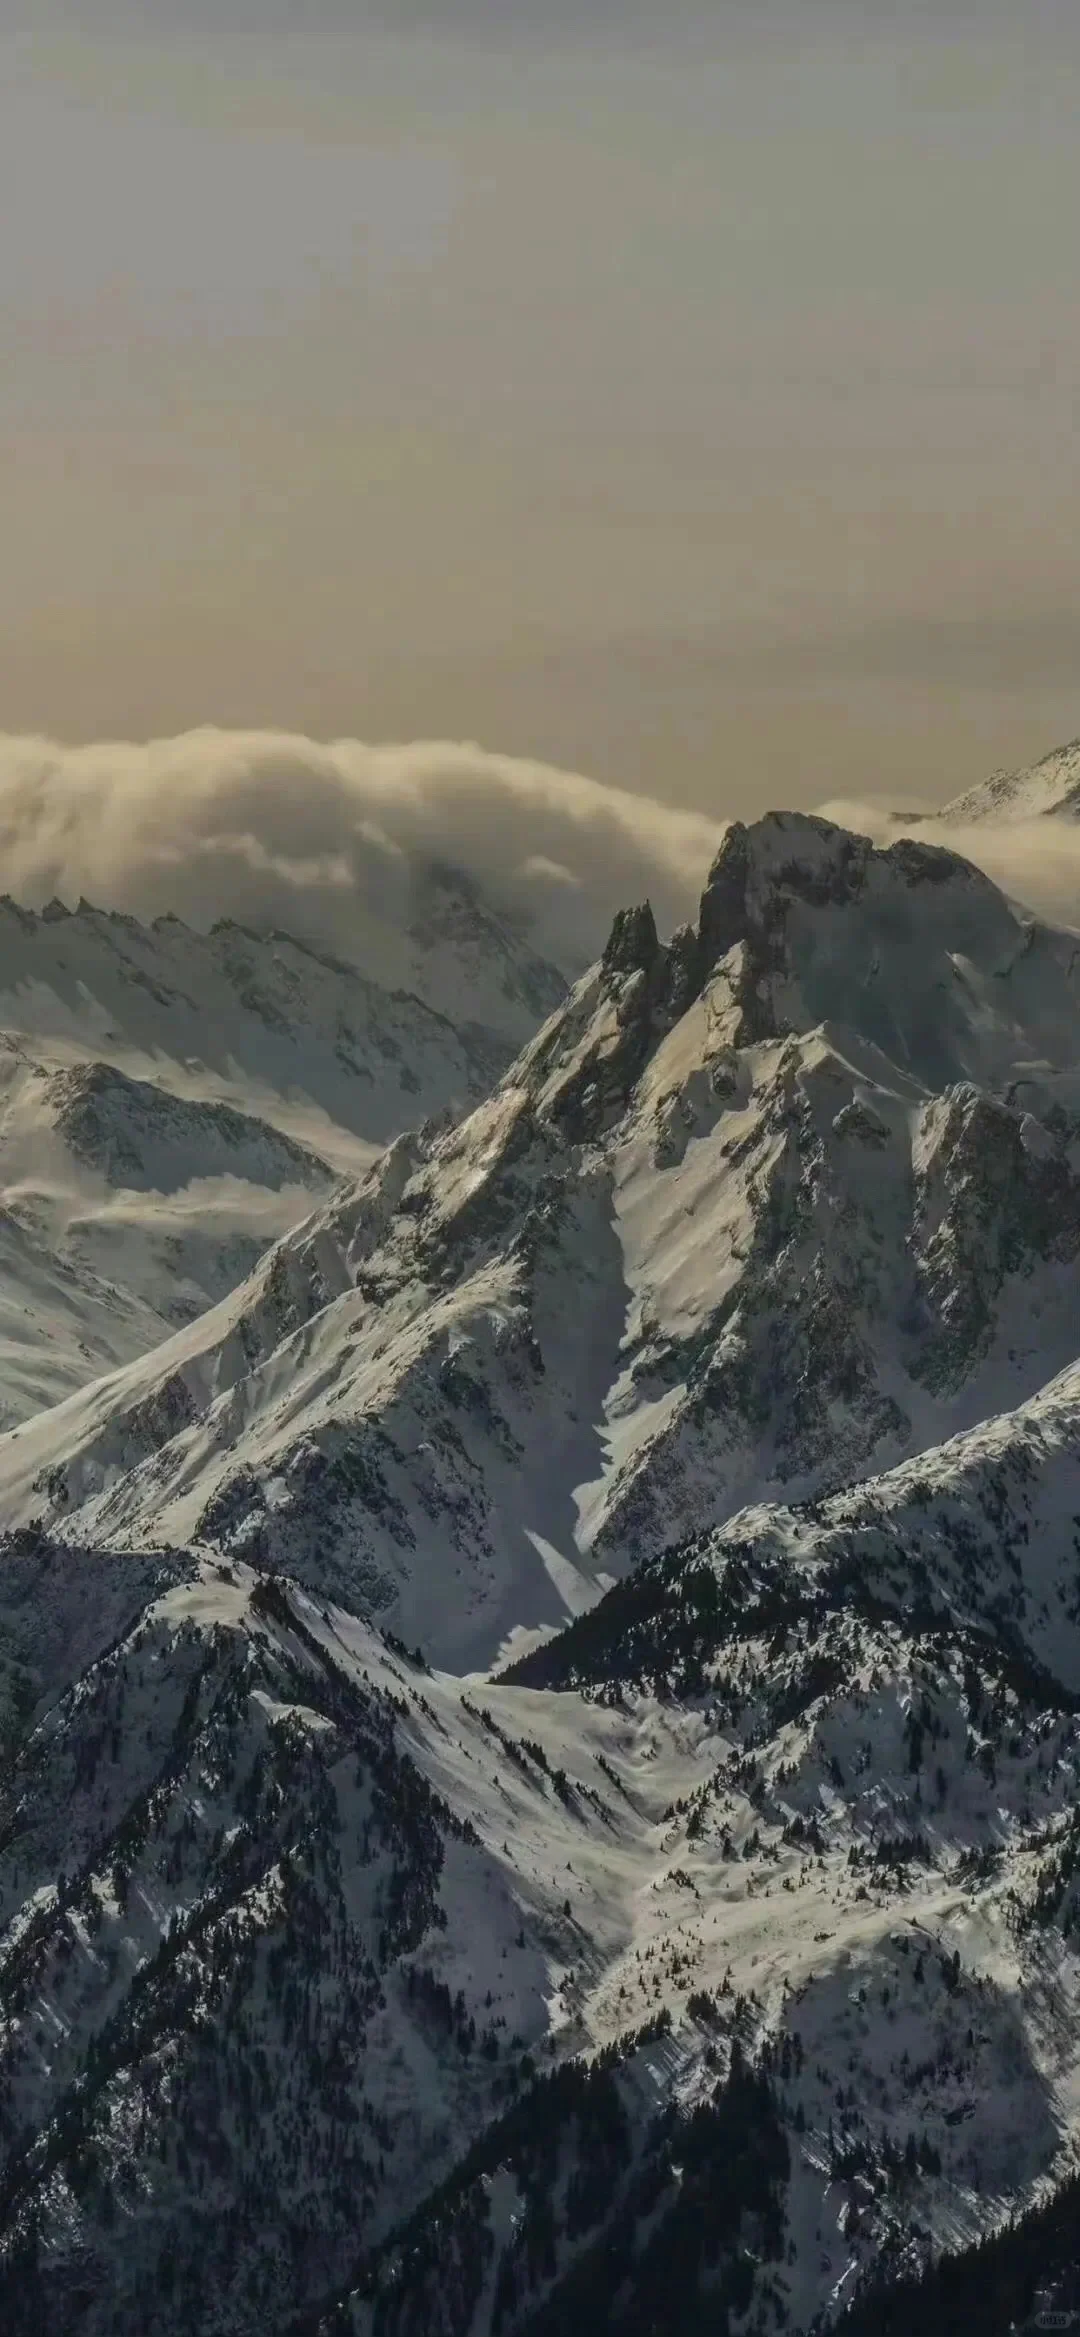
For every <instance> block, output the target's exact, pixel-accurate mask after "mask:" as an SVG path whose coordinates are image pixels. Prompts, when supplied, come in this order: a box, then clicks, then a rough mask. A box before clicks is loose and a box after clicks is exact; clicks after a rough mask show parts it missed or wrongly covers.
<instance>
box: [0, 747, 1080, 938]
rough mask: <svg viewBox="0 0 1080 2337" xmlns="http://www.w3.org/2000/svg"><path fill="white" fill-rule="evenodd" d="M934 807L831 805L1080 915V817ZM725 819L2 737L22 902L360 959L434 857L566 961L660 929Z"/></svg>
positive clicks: (382, 765) (10, 876) (458, 761)
mask: <svg viewBox="0 0 1080 2337" xmlns="http://www.w3.org/2000/svg"><path fill="white" fill-rule="evenodd" d="M718 792H719V791H718ZM763 808H764V806H763ZM931 808H932V807H925V806H921V805H919V806H916V805H908V806H906V807H905V809H904V811H903V812H898V811H896V810H895V809H893V808H891V807H890V806H888V805H887V804H885V803H883V802H882V801H880V800H878V801H875V800H874V799H873V798H872V797H871V798H869V799H868V800H865V801H862V802H836V803H831V804H826V805H824V806H823V807H822V809H823V811H824V812H825V813H826V815H827V816H828V817H830V818H833V819H836V820H838V821H840V822H841V823H842V824H843V825H844V826H847V827H852V828H856V829H858V830H859V832H860V833H862V834H864V835H871V836H873V837H874V838H875V840H876V841H878V842H881V843H888V842H891V841H895V839H896V838H897V837H898V836H901V835H904V834H922V835H924V836H925V835H926V834H927V833H928V832H929V833H930V834H932V836H933V838H934V841H935V842H938V843H942V844H945V845H948V846H949V847H951V848H952V849H953V850H955V851H958V852H961V853H963V854H964V855H965V857H967V858H968V859H971V860H974V861H976V862H977V863H978V865H980V866H981V867H982V868H984V869H985V870H986V871H987V873H988V874H989V875H990V876H991V877H992V878H993V879H994V880H995V882H996V883H999V884H1000V885H1002V887H1003V888H1004V889H1005V890H1006V891H1008V892H1010V893H1012V894H1013V895H1014V896H1016V897H1018V898H1020V899H1022V900H1025V901H1027V902H1029V903H1030V904H1031V905H1032V906H1033V907H1034V908H1036V909H1038V910H1039V911H1040V912H1041V913H1042V914H1043V915H1046V916H1050V917H1052V918H1055V919H1057V920H1059V921H1061V922H1064V923H1068V924H1076V923H1080V825H1076V826H1074V825H1072V824H1071V823H1070V822H1068V821H1063V820H1053V821H1046V820H1030V821H1026V822H1014V823H1010V824H1009V825H1008V826H1004V825H997V824H996V823H993V822H989V823H971V824H963V825H961V824H957V823H947V822H945V821H943V820H941V819H939V818H937V817H935V818H934V819H933V824H932V827H931V828H930V829H929V830H928V828H927V825H926V824H925V823H926V813H927V810H928V809H931ZM920 815H921V816H920ZM724 825H725V806H724V804H723V801H722V795H721V799H720V800H719V801H718V803H717V807H716V816H715V817H709V816H707V815H705V814H703V813H701V812H696V811H691V810H686V809H682V808H679V807H673V806H671V805H666V804H661V803H658V802H657V801H655V800H654V799H653V798H651V797H648V796H643V795H635V794H631V793H630V792H629V791H627V790H623V789H620V788H616V787H610V786H605V785H602V784H600V783H599V782H598V781H596V780H593V779H587V778H584V777H582V776H580V775H579V774H577V773H574V772H570V771H561V770H556V769H553V768H552V767H550V766H549V765H546V764H542V763H534V762H527V761H523V760H520V759H517V758H514V757H511V756H507V755H498V754H492V753H488V752H486V751H485V750H484V749H483V748H481V747H478V746H470V745H456V744H440V743H438V742H435V743H421V744H417V745H404V746H367V745H364V744H363V743H362V742H360V741H359V740H357V739H338V740H335V741H331V742H327V743H321V742H319V741H317V740H314V739H310V738H304V737H299V736H295V737H294V736H290V735H288V734H286V733H283V732H274V731H250V732H248V731H245V732H240V731H223V730H213V729H205V730H197V731H190V732H188V733H186V734H185V735H183V736H181V737H178V738H170V739H156V740H151V741H149V742H147V743H145V744H132V743H124V742H120V743H117V744H109V743H101V744H95V745H89V746H64V745H59V744H56V743H55V742H53V741H51V740H48V739H44V738H15V737H6V738H5V737H2V736H0V871H2V873H0V883H2V884H3V886H4V888H5V889H6V890H7V891H9V892H11V893H13V894H14V895H15V897H16V899H18V900H20V901H24V902H26V903H28V904H30V905H31V906H41V905H42V904H43V903H44V902H45V901H46V900H48V899H49V898H50V897H51V896H53V895H54V894H55V895H58V896H59V897H60V898H61V899H62V900H64V901H66V902H67V903H68V904H69V905H71V906H74V904H75V903H76V901H77V900H78V899H79V898H80V896H82V895H85V896H86V897H87V898H88V899H90V900H92V901H94V902H95V903H97V904H98V905H99V906H102V907H105V908H112V909H123V910H127V911H130V912H131V913H133V914H134V915H136V916H139V917H142V918H148V917H154V916H158V915H162V914H165V913H167V912H172V913H173V914H175V915H178V916H181V917H184V918H186V919H187V920H188V921H189V922H190V923H191V924H194V925H199V926H206V925H209V924H211V923H212V922H213V921H214V920H215V919H216V918H218V917H224V916H230V917H236V918H239V919H240V920H241V921H246V922H248V923H250V924H253V925H258V926H267V925H272V924H273V925H279V926H282V927H284V928H286V929H291V930H292V931H294V932H297V933H299V934H301V935H303V936H304V937H305V938H308V939H311V940H314V941H316V942H320V941H321V942H322V943H323V944H324V946H327V947H330V948H332V949H335V950H339V951H341V952H342V953H343V954H345V955H348V954H353V953H354V954H356V955H358V956H362V955H364V954H365V952H364V950H363V948H362V937H363V934H364V929H365V926H367V927H370V926H371V922H372V919H373V918H374V919H375V920H376V921H378V922H382V921H383V920H390V921H391V922H394V923H399V922H401V921H405V920H408V919H409V917H410V913H411V902H412V897H413V894H414V890H415V887H416V883H417V879H418V878H419V877H420V876H422V874H423V872H424V870H425V869H426V868H427V867H428V866H429V865H430V864H431V862H432V861H443V862H448V863H451V864H452V865H454V866H455V867H459V868H462V869H464V870H465V871H467V872H468V874H469V875H471V876H472V877H473V878H474V880H475V881H476V882H477V883H478V884H479V885H480V887H481V889H482V890H483V892H484V894H485V897H486V898H487V899H489V900H490V901H491V902H493V903H494V904H495V905H497V906H498V907H500V908H501V909H503V910H504V911H507V912H511V913H514V914H520V915H521V916H522V917H524V918H526V919H527V920H528V922H529V925H530V927H531V931H532V936H533V939H534V942H535V944H536V946H537V947H539V948H541V949H544V950H546V951H548V952H549V953H550V954H552V955H553V956H555V957H556V958H557V959H558V960H559V961H560V962H561V963H562V964H563V966H564V967H565V968H566V969H567V970H568V971H569V970H571V969H572V968H573V967H574V966H575V965H578V964H583V963H584V962H586V960H587V959H588V958H589V957H590V956H592V955H593V954H594V953H595V952H596V950H597V949H598V948H599V946H600V944H601V943H602V941H603V938H604V934H605V932H606V929H607V925H608V922H609V921H610V918H611V916H612V915H613V914H614V911H615V910H616V909H617V908H619V907H620V906H622V905H624V904H625V903H627V902H630V901H635V900H641V899H643V898H644V897H645V896H646V895H648V897H649V898H651V900H652V902H653V906H654V909H655V911H656V915H657V920H658V923H659V924H660V925H661V928H667V929H670V928H671V927H672V926H673V925H675V924H677V923H678V922H679V921H680V919H682V918H684V917H686V916H688V915H692V914H693V912H694V909H695V907H696V902H697V896H698V894H699V892H700V889H701V885H702V882H703V880H704V877H705V874H706V871H707V869H708V865H709V862H710V860H711V858H712V856H713V854H714V852H715V850H716V847H717V844H718V842H719V840H720V837H721V835H722V833H723V829H724Z"/></svg>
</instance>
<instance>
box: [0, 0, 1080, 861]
mask: <svg viewBox="0 0 1080 2337" xmlns="http://www.w3.org/2000/svg"><path fill="white" fill-rule="evenodd" d="M4 19H5V32H4V43H3V45H4V50H5V70H4V73H3V76H2V77H0V189H2V193H3V211H4V217H5V219H6V220H7V221H8V222H9V229H8V232H7V233H6V234H5V236H4V238H3V239H2V242H0V360H2V362H0V490H2V500H0V509H2V511H3V517H4V552H5V556H4V559H3V561H2V563H0V730H2V731H4V732H6V733H9V734H10V733H19V732H31V733H43V734H47V735H48V736H49V737H51V738H57V739H61V740H67V741H77V742H84V741H87V742H92V741H94V740H102V739H105V740H109V739H115V738H124V739H134V740H142V739H146V738H152V737H157V736H161V735H168V734H171V733H173V732H179V731H185V730H188V729H189V728H191V727H192V726H199V725H216V726H223V727H226V728H228V727H230V726H237V727H239V728H241V729H244V730H247V731H250V730H253V729H258V730H260V731H273V732H286V733H305V734H307V735H308V736H309V737H312V738H315V739H333V738H340V737H348V738H353V739H363V740H366V741H369V742H376V743H378V742H382V741H414V740H422V739H436V740H450V741H477V742H479V743H480V745H481V746H483V747H484V748H486V749H490V750H496V751H499V752H502V753H505V754H507V755H511V756H519V757H524V758H531V759H535V760H536V761H538V762H542V763H555V764H560V765H565V766H567V767H568V768H570V769H572V770H574V771H578V772H586V773H589V774H592V775H594V776H595V777H596V778H598V779H600V780H602V781H605V782H609V783H614V784H617V785H620V786H622V787H624V788H626V789H629V790H631V791H634V792H639V793H642V794H647V795H648V796H650V797H652V798H655V799H657V800H658V801H659V802H661V803H662V804H663V803H669V804H673V805H683V806H686V807H688V808H690V809H692V810H699V811H702V812H704V813H707V814H708V815H709V816H710V817H719V816H723V815H724V814H727V813H729V812H739V813H742V814H746V813H748V812H753V811H756V810H760V809H763V808H765V807H766V805H768V804H793V805H805V804H810V803H813V802H816V801H819V800H821V799H822V798H823V797H832V796H837V795H860V796H861V795H865V794H867V793H874V794H884V795H887V796H889V797H891V798H893V799H898V800H901V801H902V800H904V799H905V797H908V796H910V798H912V799H913V800H916V799H917V800H919V801H936V800H942V799H944V798H945V797H947V796H949V795H952V794H954V793H956V792H957V791H958V790H959V789H960V788H962V787H964V786H966V785H968V784H969V783H971V782H972V781H974V780H976V779H978V778H980V777H982V776H983V775H984V774H985V773H986V772H987V771H988V770H990V769H992V768H994V767H1000V766H1003V765H1011V764H1015V763H1018V762H1026V761H1029V760H1031V759H1033V758H1034V757H1035V756H1037V755H1038V754H1040V753H1042V752H1045V751H1046V750H1047V749H1049V748H1050V747H1052V746H1053V745H1054V744H1056V743H1057V742H1058V741H1059V740H1060V739H1062V738H1064V737H1067V736H1070V735H1072V734H1073V733H1075V732H1077V731H1080V524H1078V522H1080V298H1078V297H1077V295H1078V290H1080V285H1078V275H1080V261H1078V256H1077V236H1076V220H1077V219H1078V218H1080V139H1078V138H1077V135H1076V123H1077V121H1078V120H1080V9H1078V8H1077V7H1076V5H1075V0H1028V5H1027V6H1026V7H1024V8H1020V7H1018V6H1017V5H1016V0H1010V4H1009V5H1008V6H1005V5H1004V4H1003V0H934V4H933V5H931V4H930V0H860V4H856V0H757V4H756V5H749V4H747V5H743V4H742V0H654V5H651V6H646V5H645V4H644V0H381V4H380V0H94V5H93V7H92V8H87V6H86V4H85V0H81V5H80V6H79V7H78V8H67V7H65V6H63V5H60V4H58V0H33V6H32V7H31V6H30V5H29V4H28V0H5V7H4ZM12 222H15V223H16V225H15V227H14V229H12V226H11V223H12Z"/></svg>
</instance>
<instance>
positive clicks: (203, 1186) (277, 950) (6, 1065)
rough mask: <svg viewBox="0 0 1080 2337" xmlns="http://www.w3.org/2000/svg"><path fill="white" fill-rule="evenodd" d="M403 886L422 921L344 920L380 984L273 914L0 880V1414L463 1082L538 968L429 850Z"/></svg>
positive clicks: (72, 1371) (180, 1310)
mask: <svg viewBox="0 0 1080 2337" xmlns="http://www.w3.org/2000/svg"><path fill="white" fill-rule="evenodd" d="M415 907H416V909H417V913H418V914H419V913H420V912H421V911H422V912H423V914H424V933H423V937H422V938H418V937H417V936H416V935H413V934H410V933H409V932H408V931H402V932H400V933H398V934H397V935H396V936H395V935H394V934H393V933H392V932H391V930H390V929H389V928H388V927H386V926H385V923H382V924H380V925H379V927H378V930H377V932H376V933H375V934H374V936H373V932H372V929H371V921H370V919H369V920H368V921H367V923H366V924H365V926H364V930H363V934H362V937H361V941H360V946H361V954H366V956H367V957H369V958H370V957H372V956H377V955H378V951H380V950H381V951H382V953H383V955H384V957H385V958H386V960H387V964H386V970H385V974H384V979H383V981H382V982H381V983H380V982H379V981H378V980H377V979H376V978H374V977H373V976H372V975H371V974H369V973H365V972H362V971H361V970H360V968H359V967H358V966H356V965H352V964H346V963H345V962H344V961H342V960H340V959H336V958H331V957H328V956H326V955H324V954H320V953H319V952H317V951H315V950H313V949H311V948H310V947H307V946H305V945H303V944H301V943H300V942H297V941H295V940H292V939H290V938H289V937H288V936H287V935H283V934H276V933H272V934H267V935H259V934H255V933H250V932H247V931H245V930H244V929H242V928H241V927H239V926H236V925H219V926H218V927H216V928H215V929H214V931H213V932H211V933H209V934H199V933H195V932H193V931H192V930H191V929H190V928H188V927H186V926H184V925H183V924H181V923H180V921H179V920H178V919H175V918H162V919H159V920H158V921H157V922H156V923H155V924H154V925H153V926H152V927H143V926H140V925H138V924H137V923H136V922H135V920H134V919H132V918H128V917H122V916H119V915H116V914H106V913H105V912H102V911H99V910H95V909H93V908H91V907H90V906H89V905H88V904H86V903H85V902H83V903H80V905H79V907H78V909H77V910H74V911H70V912H69V911H68V910H66V909H65V908H64V907H63V905H62V904H60V903H57V902H54V903H53V904H52V905H51V906H50V907H49V908H48V909H46V910H45V911H44V912H43V913H42V914H41V915H35V914H33V913H32V912H31V911H28V910H25V909H22V908H19V907H18V906H16V904H15V903H13V902H11V901H10V900H8V901H4V902H0V1255H2V1260H3V1273H2V1275H0V1383H2V1384H0V1422H2V1423H3V1424H4V1425H8V1424H10V1423H13V1422H15V1421H18V1420H19V1419H21V1418H24V1417H26V1416H28V1415H29V1414H31V1413H33V1412H35V1411H37V1410H39V1409H40V1408H41V1407H42V1406H43V1405H47V1404H49V1403H53V1402H56V1401H57V1400H58V1399H59V1398H60V1397H62V1396H63V1395H65V1394H66V1393H68V1391H69V1390H70V1389H71V1388H73V1387H78V1386H82V1385H84V1384H85V1383H86V1382H87V1381H89V1380H91V1379H93V1378H95V1377H96V1376H97V1375H98V1374H100V1373H101V1372H102V1371H107V1370H108V1369H110V1368H111V1367H115V1366H116V1365H119V1364H122V1363H126V1362H128V1361H130V1360H132V1359H133V1358H134V1357H136V1356H139V1355H142V1354H145V1353H146V1352H147V1351H148V1350H150V1349H151V1348H153V1347H156V1346H158V1345H159V1344H160V1343H161V1342H162V1340H164V1339H167V1338H168V1336H169V1334H170V1332H171V1331H172V1330H173V1329H175V1327H176V1326H177V1324H182V1323H186V1322H188V1321H190V1320H191V1319H192V1317H193V1316H195V1315H196V1314H199V1313H201V1312H202V1311H203V1310H204V1309H205V1308H206V1307H207V1306H211V1305H213V1304H214V1303H215V1301H217V1300H218V1299H220V1298H222V1297H223V1296H224V1295H225V1294H226V1293H227V1292H228V1291H229V1290H231V1289H232V1288H233V1287H234V1286H235V1285H236V1283H237V1282H239V1281H241V1280H242V1279H243V1277H244V1276H245V1274H247V1273H248V1272H250V1270H251V1268H252V1266H253V1265H254V1264H255V1261H256V1259H257V1258H258V1257H259V1256H260V1255H261V1253H262V1252H263V1251H264V1250H265V1249H266V1247H267V1245H268V1244H269V1243H270V1242H272V1241H273V1240H274V1239H275V1238H277V1237H278V1236H279V1235H281V1234H282V1233H284V1232H286V1231H287V1230H288V1229H289V1228H290V1227H292V1226H295V1225H296V1224H297V1223H298V1222H299V1221H300V1220H301V1219H302V1218H303V1217H304V1216H306V1215H307V1213H308V1212H309V1210H310V1208H311V1206H312V1203H313V1201H315V1200H317V1199H318V1198H320V1197H325V1196H326V1195H327V1194H328V1193H329V1192H330V1191H331V1189H332V1187H333V1185H334V1183H335V1180H336V1179H337V1177H338V1176H340V1175H342V1174H348V1173H352V1174H355V1173H356V1172H357V1171H358V1170H359V1169H361V1168H363V1166H364V1165H365V1164H366V1162H367V1161H368V1160H370V1159H371V1158H372V1157H373V1154H374V1153H375V1152H376V1151H377V1149H378V1148H379V1147H380V1146H381V1145H382V1144H384V1143H385V1142H386V1141H387V1139H388V1138H390V1137H392V1136H394V1135H395V1134H396V1133H397V1132H398V1131H399V1130H400V1129H401V1128H403V1127H406V1126H408V1125H409V1124H410V1123H411V1122H412V1121H414V1120H415V1119H417V1118H418V1117H419V1118H423V1117H424V1115H425V1114H427V1113H429V1112H432V1111H436V1112H444V1111H446V1110H455V1111H460V1110H463V1109H466V1108H467V1107H468V1106H469V1104H470V1103H472V1102H475V1100H476V1099H477V1098H478V1097H479V1096H480V1095H482V1094H484V1093H486V1092H487V1089H488V1087H489V1086H490V1084H491V1081H492V1080H493V1079H494V1077H495V1076H496V1074H497V1072H498V1071H499V1070H500V1069H501V1067H502V1066H503V1064H504V1063H505V1062H506V1060H507V1058H508V1056H509V1055H510V1054H511V1053H512V1052H513V1049H514V1046H515V1044H517V1043H519V1042H520V1040H521V1038H522V1037H523V1036H524V1035H526V1034H527V1033H528V1032H529V1031H531V1030H532V1028H533V1027H534V1025H535V1021H536V1019H537V1018H538V1016H539V1014H540V1013H541V1012H542V1011H543V1010H544V1009H545V1008H546V1007H549V1006H550V1005H552V1004H553V1003H554V1002H555V1001H556V1000H557V999H558V998H559V997H560V996H561V995H562V994H563V991H564V987H565V985H564V984H563V981H562V977H561V976H560V975H559V974H558V973H557V972H556V970H555V969H554V968H553V967H551V966H548V965H546V964H545V963H544V962H543V961H541V960H539V959H538V958H537V957H536V956H535V954H534V953H533V952H532V951H531V949H530V948H529V946H528V943H527V941H526V940H525V939H524V937H523V936H520V935H517V934H515V933H514V932H513V931H512V930H511V929H510V928H509V927H507V926H506V925H505V923H503V922H501V921H500V920H499V919H498V918H497V917H496V916H495V915H494V914H493V912H491V911H490V910H489V909H487V908H486V907H485V906H484V904H483V903H482V902H481V901H480V899H479V897H478V895H477V894H476V892H475V890H474V888H472V887H471V886H470V885H469V883H468V881H467V880H466V879H465V878H463V877H462V878H455V877H454V875H453V872H450V871H447V870H433V871H431V872H430V873H429V876H428V878H427V880H426V890H425V894H424V898H423V900H422V901H421V900H418V901H417V902H416V903H415ZM376 945H377V947H376ZM399 978H402V979H409V978H411V979H413V980H414V981H415V983H416V984H417V985H418V987H417V988H415V989H406V988H402V987H398V986H396V985H397V983H398V981H399ZM435 1000H438V1001H439V1003H437V1004H436V1003H434V1002H433V1001H435ZM454 1015H458V1016H459V1018H460V1019H459V1020H457V1021H455V1020H454V1019H453V1017H454Z"/></svg>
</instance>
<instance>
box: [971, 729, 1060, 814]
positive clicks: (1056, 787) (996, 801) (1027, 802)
mask: <svg viewBox="0 0 1080 2337" xmlns="http://www.w3.org/2000/svg"><path fill="white" fill-rule="evenodd" d="M939 817H940V818H941V819H943V820H952V821H957V822H959V821H968V820H1037V819H1048V818H1056V819H1070V820H1072V819H1076V818H1077V817H1080V739H1077V738H1074V739H1071V740H1070V741H1069V744H1068V745H1067V746H1063V747H1055V748H1054V750H1053V752H1052V753H1051V754H1049V755H1044V756H1043V757H1042V759H1041V761H1040V762H1038V763H1032V764H1031V765H1030V767H1029V768H1028V769H1027V770H1024V771H997V772H995V773H994V776H993V778H991V779H984V780H983V781H982V783H981V784H980V785H979V786H978V787H969V788H968V790H967V792H966V793H965V794H964V795H958V796H956V797H955V798H954V800H953V802H952V803H948V804H946V806H945V809H944V811H943V812H942V813H940V815H939Z"/></svg>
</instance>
